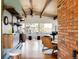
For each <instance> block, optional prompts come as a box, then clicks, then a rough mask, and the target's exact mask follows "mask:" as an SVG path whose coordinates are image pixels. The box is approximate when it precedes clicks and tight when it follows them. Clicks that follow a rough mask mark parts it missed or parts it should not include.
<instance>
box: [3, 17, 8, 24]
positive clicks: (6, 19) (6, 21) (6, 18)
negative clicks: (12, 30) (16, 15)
mask: <svg viewBox="0 0 79 59" xmlns="http://www.w3.org/2000/svg"><path fill="white" fill-rule="evenodd" d="M4 24H5V25H8V17H7V16H5V17H4Z"/></svg>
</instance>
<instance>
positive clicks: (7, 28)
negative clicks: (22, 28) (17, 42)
mask: <svg viewBox="0 0 79 59" xmlns="http://www.w3.org/2000/svg"><path fill="white" fill-rule="evenodd" d="M5 16H7V17H8V20H9V23H11V21H12V15H11V14H10V13H9V12H8V11H6V10H4V12H3V16H2V33H6V34H11V33H12V26H11V24H8V25H5V24H4V23H3V20H4V17H5ZM16 21H17V19H16V17H15V16H13V22H16ZM14 30H15V31H17V27H16V26H14Z"/></svg>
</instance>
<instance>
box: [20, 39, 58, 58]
mask: <svg viewBox="0 0 79 59" xmlns="http://www.w3.org/2000/svg"><path fill="white" fill-rule="evenodd" d="M21 53H22V58H21V59H57V56H53V55H45V54H44V53H43V52H42V42H41V40H26V42H25V43H23V47H22V51H21Z"/></svg>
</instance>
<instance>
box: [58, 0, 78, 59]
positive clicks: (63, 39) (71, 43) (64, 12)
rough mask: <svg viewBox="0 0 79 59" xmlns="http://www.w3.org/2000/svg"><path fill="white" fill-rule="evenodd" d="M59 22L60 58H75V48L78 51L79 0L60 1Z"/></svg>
mask: <svg viewBox="0 0 79 59" xmlns="http://www.w3.org/2000/svg"><path fill="white" fill-rule="evenodd" d="M60 2H61V3H60ZM58 23H59V36H58V37H59V42H58V47H59V53H58V59H73V58H72V51H73V49H76V50H77V51H78V46H77V44H78V0H59V1H58Z"/></svg>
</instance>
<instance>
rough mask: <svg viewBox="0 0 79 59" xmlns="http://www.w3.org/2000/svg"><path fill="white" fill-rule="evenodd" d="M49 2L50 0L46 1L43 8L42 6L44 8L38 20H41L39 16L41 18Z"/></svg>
mask: <svg viewBox="0 0 79 59" xmlns="http://www.w3.org/2000/svg"><path fill="white" fill-rule="evenodd" d="M51 1H52V0H47V2H46V4H45V6H44V8H43V10H42V12H41V14H40V18H41V16H42V13H43V12H44V10H45V8H46V7H47V5H48V4H49V3H50V2H51Z"/></svg>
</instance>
